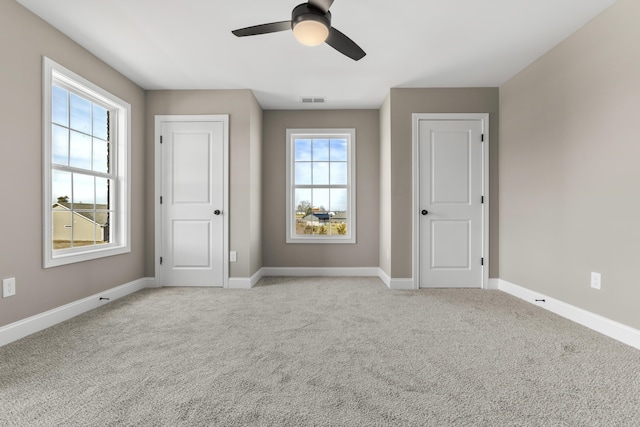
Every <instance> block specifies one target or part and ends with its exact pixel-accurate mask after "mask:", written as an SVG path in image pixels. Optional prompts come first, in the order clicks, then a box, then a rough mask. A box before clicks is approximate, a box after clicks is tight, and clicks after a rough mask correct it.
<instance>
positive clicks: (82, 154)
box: [69, 131, 91, 170]
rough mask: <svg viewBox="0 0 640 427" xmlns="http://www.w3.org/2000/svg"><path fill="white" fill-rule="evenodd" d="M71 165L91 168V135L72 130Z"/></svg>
mask: <svg viewBox="0 0 640 427" xmlns="http://www.w3.org/2000/svg"><path fill="white" fill-rule="evenodd" d="M69 166H73V167H76V168H82V169H87V170H91V137H90V136H87V135H84V134H82V133H78V132H75V131H71V141H70V156H69Z"/></svg>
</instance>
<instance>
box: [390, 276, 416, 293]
mask: <svg viewBox="0 0 640 427" xmlns="http://www.w3.org/2000/svg"><path fill="white" fill-rule="evenodd" d="M416 285H417V282H414V281H413V279H411V278H409V279H393V278H392V279H391V283H389V289H393V290H395V291H415V290H417V289H418V287H417V286H416Z"/></svg>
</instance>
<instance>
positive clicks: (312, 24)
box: [232, 0, 366, 61]
mask: <svg viewBox="0 0 640 427" xmlns="http://www.w3.org/2000/svg"><path fill="white" fill-rule="evenodd" d="M332 4H333V0H309V1H308V2H307V3H302V4H299V5H298V6H296V7H294V8H293V11H292V12H291V20H290V21H280V22H272V23H270V24H262V25H254V26H252V27H247V28H240V29H238V30H234V31H232V33H233V34H234V35H235V36H237V37H245V36H256V35H259V34H268V33H276V32H278V31H287V30H293V35H294V36H295V37H296V39H297V40H298V41H299V42H300V43H302V44H304V45H306V46H317V45H319V44H321V43H323V42H325V43H327V44H328V45H329V46H331V47H332V48H334V49H335V50H337V51H338V52H340V53H342V54H344V55H346V56H348V57H349V58H351V59H353V60H354V61H358V60H360V59H362V58H363V57H364V56H365V55H366V53H365V52H364V50H362V49H361V48H360V46H358V45H357V44H356V43H355V42H354V41H353V40H351V39H350V38H349V37H347V36H345V35H344V34H342V33H341V32H340V31H338V30H337V29H335V28H334V27H332V26H331V12H329V8H330V7H331V5H332Z"/></svg>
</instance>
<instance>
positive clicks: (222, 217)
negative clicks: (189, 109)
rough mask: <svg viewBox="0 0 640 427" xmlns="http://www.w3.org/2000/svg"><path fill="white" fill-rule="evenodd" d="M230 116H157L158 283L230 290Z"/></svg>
mask: <svg viewBox="0 0 640 427" xmlns="http://www.w3.org/2000/svg"><path fill="white" fill-rule="evenodd" d="M228 146H229V144H228V116H226V115H220V116H156V177H155V178H156V282H157V284H158V285H159V286H217V287H227V286H228V256H227V254H228V215H227V212H228Z"/></svg>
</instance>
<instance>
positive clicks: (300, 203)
mask: <svg viewBox="0 0 640 427" xmlns="http://www.w3.org/2000/svg"><path fill="white" fill-rule="evenodd" d="M294 198H295V200H294V205H295V210H296V212H299V213H301V214H305V215H306V214H308V213H310V212H311V208H312V207H313V206H312V205H311V189H310V188H296V190H295V196H294Z"/></svg>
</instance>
